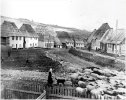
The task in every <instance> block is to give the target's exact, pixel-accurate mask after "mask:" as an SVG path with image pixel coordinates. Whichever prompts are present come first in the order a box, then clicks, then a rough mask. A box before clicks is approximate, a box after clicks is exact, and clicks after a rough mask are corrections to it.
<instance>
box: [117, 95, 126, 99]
mask: <svg viewBox="0 0 126 100" xmlns="http://www.w3.org/2000/svg"><path fill="white" fill-rule="evenodd" d="M117 99H121V100H126V96H124V95H117Z"/></svg>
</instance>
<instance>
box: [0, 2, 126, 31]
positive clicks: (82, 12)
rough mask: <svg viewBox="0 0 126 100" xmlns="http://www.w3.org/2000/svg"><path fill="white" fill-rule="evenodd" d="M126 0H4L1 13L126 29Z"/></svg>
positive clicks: (80, 26)
mask: <svg viewBox="0 0 126 100" xmlns="http://www.w3.org/2000/svg"><path fill="white" fill-rule="evenodd" d="M125 10H126V0H1V11H0V12H1V15H2V16H7V17H12V18H26V19H29V20H33V21H35V22H40V23H45V24H54V25H59V26H65V27H73V28H78V29H86V30H89V31H92V30H94V29H98V28H99V27H100V26H101V25H102V24H103V23H108V24H109V25H110V27H112V28H115V26H116V20H118V28H125V29H126V11H125Z"/></svg>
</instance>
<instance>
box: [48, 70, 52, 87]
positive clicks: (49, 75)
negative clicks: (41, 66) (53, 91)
mask: <svg viewBox="0 0 126 100" xmlns="http://www.w3.org/2000/svg"><path fill="white" fill-rule="evenodd" d="M47 82H48V86H52V84H53V79H52V68H50V70H49V74H48V80H47Z"/></svg>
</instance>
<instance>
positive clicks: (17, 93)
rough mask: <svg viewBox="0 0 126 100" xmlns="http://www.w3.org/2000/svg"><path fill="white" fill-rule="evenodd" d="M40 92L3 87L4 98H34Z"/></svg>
mask: <svg viewBox="0 0 126 100" xmlns="http://www.w3.org/2000/svg"><path fill="white" fill-rule="evenodd" d="M40 94H41V92H33V91H25V90H19V89H11V88H5V89H4V99H36V98H37V97H38V96H39V95H40Z"/></svg>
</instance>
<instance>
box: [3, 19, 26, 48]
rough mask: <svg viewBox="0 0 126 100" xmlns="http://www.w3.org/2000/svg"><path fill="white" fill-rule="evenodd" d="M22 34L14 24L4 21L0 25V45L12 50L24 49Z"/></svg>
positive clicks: (23, 35)
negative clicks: (9, 47)
mask: <svg viewBox="0 0 126 100" xmlns="http://www.w3.org/2000/svg"><path fill="white" fill-rule="evenodd" d="M24 37H25V34H23V33H22V32H21V31H20V30H19V29H18V28H17V26H16V25H15V23H14V22H10V21H4V22H3V23H2V25H1V44H2V45H7V46H11V47H12V48H16V49H18V48H24Z"/></svg>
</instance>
